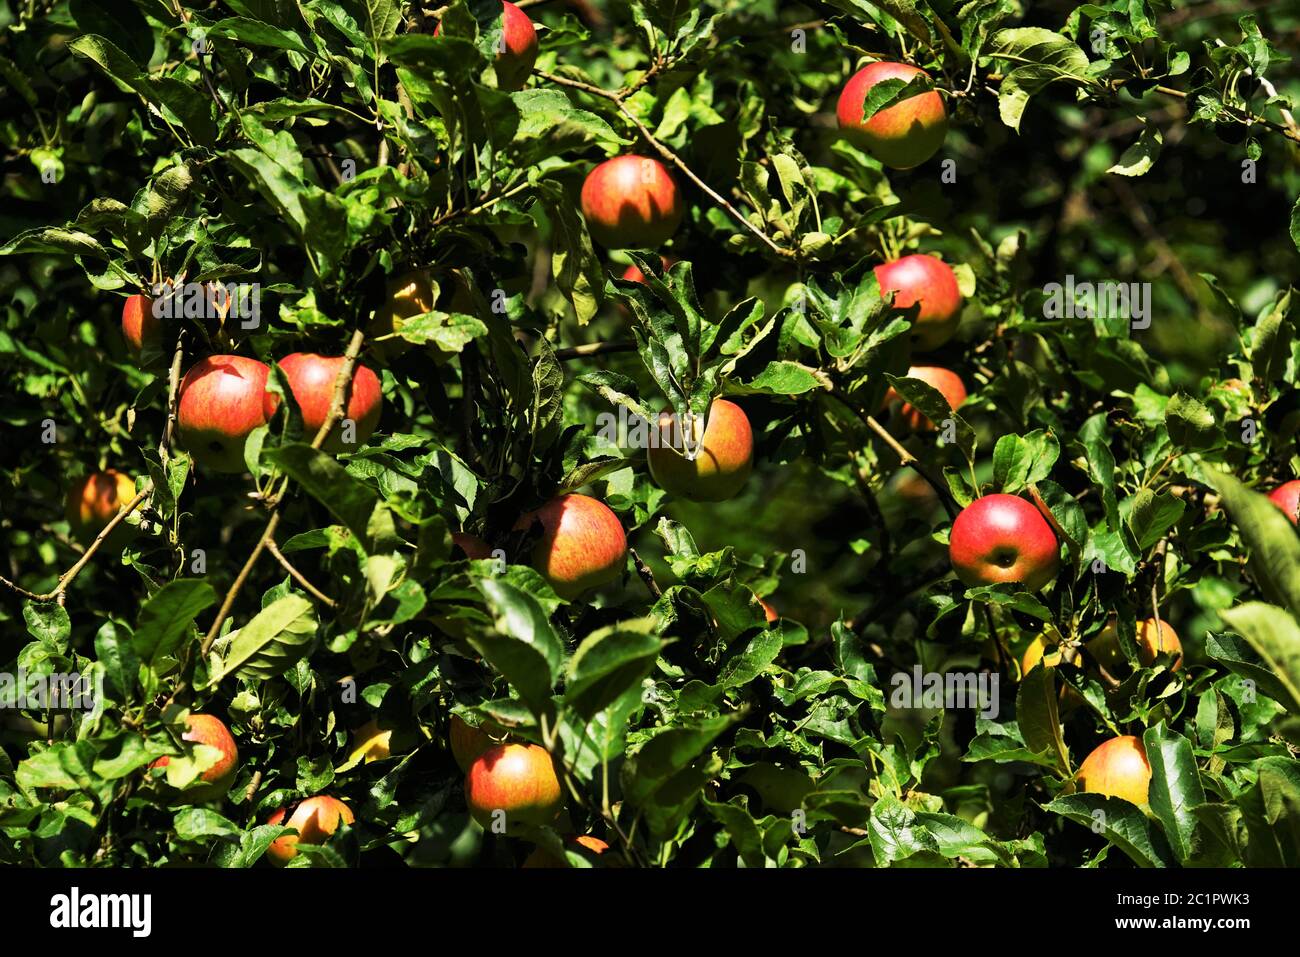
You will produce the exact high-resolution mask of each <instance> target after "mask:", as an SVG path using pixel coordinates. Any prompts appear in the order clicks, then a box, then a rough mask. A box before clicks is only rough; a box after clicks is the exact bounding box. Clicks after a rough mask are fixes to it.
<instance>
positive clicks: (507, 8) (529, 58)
mask: <svg viewBox="0 0 1300 957" xmlns="http://www.w3.org/2000/svg"><path fill="white" fill-rule="evenodd" d="M501 6H502V11H501V40H502V43H503V45H504V47H505V49H504V50H503V49H500V48H498V50H497V61H496V71H497V82H498V83H499V85H500V87H501V89H503V90H517V89H519V88H520V87H522V86H523V85H524V84H525V83H526V82H528V77H529V75H530V74H531V73H532V72H533V64H535V63H536V62H537V29H536V27H534V26H533V21H532V20H529V19H528V14H526V13H524V11H522V10H520V9H519V8H518V7H517V6H515V5H514V4H513V3H502V4H501ZM433 35H434V36H435V37H436V36H441V35H442V24H441V23H439V24H438V26H437V27H435V28H434V31H433Z"/></svg>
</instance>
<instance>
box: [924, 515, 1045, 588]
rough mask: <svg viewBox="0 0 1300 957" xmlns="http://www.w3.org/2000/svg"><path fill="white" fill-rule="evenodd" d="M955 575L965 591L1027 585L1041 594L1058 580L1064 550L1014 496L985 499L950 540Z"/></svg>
mask: <svg viewBox="0 0 1300 957" xmlns="http://www.w3.org/2000/svg"><path fill="white" fill-rule="evenodd" d="M948 557H949V558H950V559H951V560H952V567H953V570H954V571H955V572H956V573H957V577H958V578H960V579H961V580H962V581H963V582H965V583H966V584H967V585H970V586H972V587H974V586H978V585H992V584H994V583H995V582H1023V583H1024V585H1025V587H1026V588H1028V589H1029V590H1030V591H1038V589H1040V588H1042V587H1043V586H1044V585H1046V584H1047V583H1048V582H1050V581H1052V580H1053V579H1054V578H1056V572H1057V570H1058V569H1059V568H1060V564H1061V556H1060V545H1059V543H1058V542H1057V540H1056V533H1055V532H1053V531H1052V526H1051V525H1049V524H1048V523H1047V519H1045V518H1044V517H1043V513H1042V512H1040V511H1039V510H1038V509H1037V508H1035V507H1034V506H1033V505H1031V504H1030V503H1029V502H1026V501H1025V500H1024V499H1023V498H1017V497H1016V496H1014V495H1000V494H999V495H985V496H984V497H983V498H977V499H976V500H975V501H973V502H971V503H970V504H969V505H967V506H966V507H965V508H964V509H962V510H961V512H960V513H958V515H957V518H956V520H954V521H953V523H952V532H951V534H950V535H949V537H948Z"/></svg>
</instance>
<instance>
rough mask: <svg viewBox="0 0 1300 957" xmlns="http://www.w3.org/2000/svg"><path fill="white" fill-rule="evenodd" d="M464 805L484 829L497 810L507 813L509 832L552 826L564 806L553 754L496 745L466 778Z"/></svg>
mask: <svg viewBox="0 0 1300 957" xmlns="http://www.w3.org/2000/svg"><path fill="white" fill-rule="evenodd" d="M465 803H466V804H468V805H469V810H470V813H471V814H472V815H473V816H474V820H476V821H478V822H479V824H481V825H482V826H483V827H484V828H491V827H492V823H493V813H494V812H496V811H504V812H505V824H506V830H507V831H508V832H515V831H518V830H520V829H524V828H528V827H539V826H541V825H543V824H549V823H550V822H551V821H553V820H555V815H556V814H558V813H559V811H560V805H561V803H562V799H561V792H560V779H559V778H557V777H556V776H555V765H554V764H553V763H552V762H551V755H550V753H549V752H547V750H546V749H545V748H541V747H538V746H537V745H535V744H496V745H493V746H492V747H490V748H488V749H487V750H486V751H484V752H483V753H482V754H480V755H479V756H478V757H477V758H476V759H475V760H474V763H473V764H471V765H470V767H469V773H468V774H466V775H465Z"/></svg>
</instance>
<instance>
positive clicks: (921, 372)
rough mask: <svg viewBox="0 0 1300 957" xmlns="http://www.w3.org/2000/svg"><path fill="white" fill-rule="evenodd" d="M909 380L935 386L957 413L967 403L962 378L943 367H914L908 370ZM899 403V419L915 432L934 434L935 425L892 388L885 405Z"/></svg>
mask: <svg viewBox="0 0 1300 957" xmlns="http://www.w3.org/2000/svg"><path fill="white" fill-rule="evenodd" d="M907 378H909V379H920V380H921V381H922V382H924V383H925V384H926V385H929V386H933V387H934V388H935V389H937V390H938V391H939V393H940V394H941V395H942V396H943V397H944V399H946V400H947V402H948V407H949V408H950V409H952V410H953V411H954V412H956V411H957V410H958V409H960V408H961V406H962V403H963V402H965V401H966V384H965V383H964V382H962V381H961V376H959V375H958V374H957V373H955V372H953V371H952V370H951V369H945V368H943V367H942V366H912V367H911V368H910V369H908V370H907ZM894 403H899V408H898V418H899V420H900V421H901V422H902V423H903V424H904V425H905V426H906V427H907V428H908V429H909V430H911V431H913V432H933V431H934V430H935V425H934V423H933V422H931V421H930V420H929V419H927V418H926V417H925V416H924V415H923V414H922V413H921V410H920V409H917V408H914V407H913V406H912V405H911V404H910V403H908V402H903V401H902V397H901V396H899V394H898V393H897V392H895V391H894V390H893V389H892V388H891V389H890V390H889V391H888V392H886V393H885V405H886V406H889V405H892V404H894Z"/></svg>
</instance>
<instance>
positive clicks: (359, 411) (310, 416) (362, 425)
mask: <svg viewBox="0 0 1300 957" xmlns="http://www.w3.org/2000/svg"><path fill="white" fill-rule="evenodd" d="M343 361H344V360H343V357H342V356H320V355H316V354H315V353H312V352H295V353H293V354H292V355H287V356H285V357H284V358H283V359H281V360H280V363H279V364H280V368H281V369H283V370H284V375H285V378H286V379H288V380H289V389H290V390H291V391H292V392H293V397H294V400H295V401H296V402H297V403H298V408H300V409H301V410H302V424H303V427H304V428H305V430H306V433H307V435H309V436H311V437H313V438H314V437H315V435H316V433H317V432H318V431H319V430H320V427H321V426H322V425H324V424H325V418H326V416H328V415H329V410H330V404H331V403H332V402H333V401H334V381H335V380H336V379H337V378H338V375H339V370H340V369H342V367H343ZM383 403H384V396H383V392H382V391H380V387H379V377H378V376H377V375H375V374H374V372H372V371H371V370H370V369H368V368H366V367H365V366H363V365H361V364H359V363H358V364H357V366H356V368H355V370H354V371H353V373H352V388H351V390H350V392H349V394H348V407H347V413H346V416H345V417H346V418H348V419H351V420H352V422H353V423H354V424H355V436H354V437H355V439H356V441H355V442H354V443H353V444H351V445H348V444H346V443H345V442H344V441H343V423H342V422H340V423H338V424H337V425H335V426H334V428H333V429H331V430H330V433H329V435H328V436H326V437H325V443H324V445H323V446H321V447H322V448H323V449H324V450H325V451H326V452H343V451H348V452H353V451H356V449H358V448H360V447H361V446H362V445H364V444H365V441H366V439H368V438H370V436H371V434H372V433H373V432H374V431H375V426H376V425H378V424H379V412H380V409H381V408H382V406H383Z"/></svg>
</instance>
